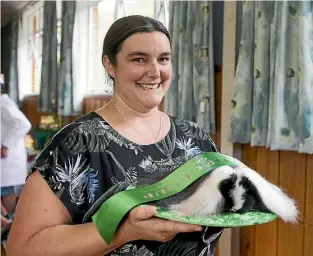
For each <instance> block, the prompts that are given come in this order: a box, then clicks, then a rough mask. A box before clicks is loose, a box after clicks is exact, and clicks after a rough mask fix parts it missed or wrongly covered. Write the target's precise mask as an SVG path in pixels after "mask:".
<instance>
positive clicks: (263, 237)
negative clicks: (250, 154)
mask: <svg viewBox="0 0 313 256" xmlns="http://www.w3.org/2000/svg"><path fill="white" fill-rule="evenodd" d="M257 154H258V157H257V168H256V169H257V170H258V172H259V173H260V174H261V175H262V176H263V177H265V178H266V179H268V180H269V181H270V182H272V183H274V184H278V173H279V153H278V152H277V151H276V152H271V151H269V150H268V149H266V148H258V150H257ZM277 225H278V222H277V221H274V222H270V223H267V224H264V225H257V226H255V237H256V239H255V248H254V249H255V251H254V255H255V256H264V255H266V256H276V251H277V245H276V238H277ZM265 244H266V246H264V245H265Z"/></svg>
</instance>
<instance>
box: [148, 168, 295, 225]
mask: <svg viewBox="0 0 313 256" xmlns="http://www.w3.org/2000/svg"><path fill="white" fill-rule="evenodd" d="M188 190H189V192H188V193H187V191H188ZM154 204H155V205H157V206H162V207H166V208H167V209H169V210H171V211H173V212H174V213H175V214H177V215H186V216H199V217H200V216H201V217H204V216H209V215H216V214H219V213H227V212H234V213H245V212H248V211H262V212H272V213H275V214H276V215H277V216H278V217H280V218H281V219H282V220H283V221H285V222H291V223H296V222H297V220H298V215H299V212H298V210H297V206H296V203H295V201H294V200H293V199H291V198H289V197H288V196H287V195H286V194H285V193H284V192H283V191H282V190H281V189H280V188H278V187H277V186H275V185H273V184H271V183H270V182H269V181H267V180H266V179H265V178H263V177H262V176H261V175H260V174H258V173H257V172H256V171H254V170H252V169H250V168H248V167H242V166H240V167H234V168H232V167H230V166H222V167H219V168H216V169H215V170H213V171H212V172H210V173H209V174H207V175H205V176H203V177H202V178H201V179H199V180H197V181H196V182H195V183H194V184H193V185H191V186H190V187H188V188H187V189H186V191H184V193H183V192H181V193H179V194H176V195H174V196H172V197H169V198H166V199H162V200H160V201H157V202H154Z"/></svg>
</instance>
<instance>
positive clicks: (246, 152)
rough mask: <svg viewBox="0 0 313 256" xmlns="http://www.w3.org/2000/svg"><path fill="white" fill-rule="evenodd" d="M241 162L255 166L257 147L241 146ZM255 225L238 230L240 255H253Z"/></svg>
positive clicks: (251, 166)
mask: <svg viewBox="0 0 313 256" xmlns="http://www.w3.org/2000/svg"><path fill="white" fill-rule="evenodd" d="M242 148H243V149H242V162H243V163H245V164H246V165H247V166H249V167H250V168H252V169H256V168H257V161H258V149H257V148H250V147H249V146H248V145H243V146H242ZM254 251H255V226H250V227H246V228H242V229H241V231H240V256H254Z"/></svg>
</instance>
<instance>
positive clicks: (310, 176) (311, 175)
mask: <svg viewBox="0 0 313 256" xmlns="http://www.w3.org/2000/svg"><path fill="white" fill-rule="evenodd" d="M303 255H305V256H307V255H313V155H310V156H307V159H306V196H305V213H304V254H303Z"/></svg>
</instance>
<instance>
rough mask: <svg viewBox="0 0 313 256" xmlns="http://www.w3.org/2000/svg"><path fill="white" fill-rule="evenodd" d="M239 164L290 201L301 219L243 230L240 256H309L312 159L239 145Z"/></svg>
mask: <svg viewBox="0 0 313 256" xmlns="http://www.w3.org/2000/svg"><path fill="white" fill-rule="evenodd" d="M242 161H243V162H244V163H245V164H247V165H248V166H250V167H251V168H253V169H255V170H256V171H258V172H259V173H260V174H261V175H262V176H264V177H265V178H267V179H268V180H269V181H270V182H273V183H274V184H277V185H279V186H280V187H282V188H283V189H284V190H285V191H286V192H287V194H289V195H290V196H291V197H293V198H294V199H295V200H296V201H297V204H298V208H299V211H300V212H301V218H302V219H301V220H300V222H299V224H297V225H292V224H286V223H284V222H282V221H281V220H276V221H273V222H271V223H267V224H263V225H256V226H254V227H246V228H242V230H241V231H242V232H241V239H240V240H241V242H240V251H241V252H240V256H261V255H262V256H263V255H264V256H312V255H313V156H312V155H306V154H298V153H296V152H288V151H271V150H269V149H266V148H256V147H250V146H249V145H242Z"/></svg>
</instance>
